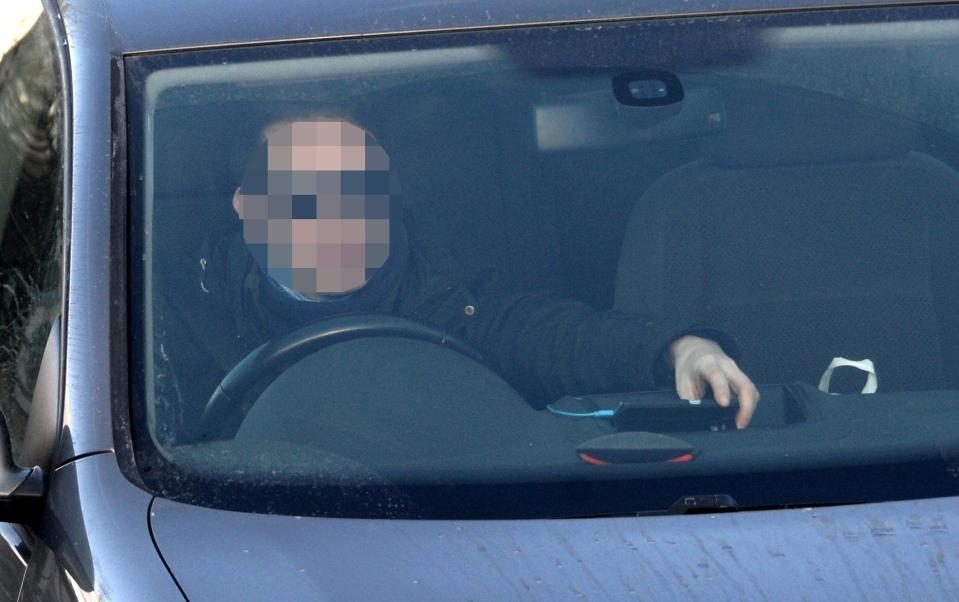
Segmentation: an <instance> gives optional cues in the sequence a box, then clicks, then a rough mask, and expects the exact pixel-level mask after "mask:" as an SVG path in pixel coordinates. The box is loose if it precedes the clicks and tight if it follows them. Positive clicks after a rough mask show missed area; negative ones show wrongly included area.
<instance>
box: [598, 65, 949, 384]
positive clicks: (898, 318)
mask: <svg viewBox="0 0 959 602" xmlns="http://www.w3.org/2000/svg"><path fill="white" fill-rule="evenodd" d="M721 87H722V90H723V95H724V97H725V109H724V113H723V114H722V115H719V116H718V117H719V118H720V119H724V120H725V121H726V128H725V129H724V130H723V131H722V133H720V134H718V135H714V136H709V137H706V138H704V139H703V142H702V154H703V156H702V157H701V158H700V159H698V160H696V161H694V162H692V163H689V164H686V165H684V166H682V167H679V168H678V169H674V170H673V171H671V172H669V173H667V174H666V175H665V176H663V177H662V178H660V179H659V180H658V181H657V182H655V183H654V184H653V185H652V186H651V187H650V188H649V189H648V190H647V191H646V192H645V194H643V196H642V198H641V199H640V200H639V202H638V203H637V204H636V206H635V208H634V210H633V212H632V215H631V217H630V218H629V222H628V225H627V227H626V233H625V238H624V240H623V246H622V253H621V256H620V261H619V266H618V272H617V283H616V292H615V307H616V308H617V309H619V310H622V311H627V312H638V313H642V314H647V315H650V316H655V317H660V318H674V319H683V320H692V321H696V322H700V323H704V324H707V325H709V326H712V327H716V328H719V329H722V330H724V331H725V332H727V333H728V334H730V335H731V336H732V337H733V338H734V339H736V341H737V342H738V344H739V346H740V348H741V351H742V352H743V356H744V357H743V363H744V366H745V367H746V369H747V371H748V372H749V373H750V375H751V376H752V377H753V378H754V379H755V380H756V381H757V382H767V383H773V382H791V381H797V380H798V381H805V382H811V383H816V382H817V381H818V379H819V376H820V374H822V372H823V370H824V369H825V368H826V366H827V365H828V363H829V361H830V360H831V359H832V358H833V357H834V356H845V357H849V358H853V359H861V358H870V359H872V360H874V362H875V364H876V369H877V372H878V377H879V389H880V391H882V390H910V389H930V388H941V387H944V386H947V385H950V386H952V385H955V384H956V382H957V380H959V379H957V377H956V376H955V372H954V371H953V370H952V367H951V364H950V363H949V362H948V361H947V358H952V357H956V353H957V351H959V320H957V317H956V311H955V309H954V308H953V307H952V301H953V300H954V299H956V298H957V294H959V270H957V268H959V242H957V241H959V236H957V234H959V219H957V217H959V216H957V204H959V175H957V174H956V172H955V171H953V170H952V169H951V168H950V167H948V166H947V165H945V164H944V163H942V162H940V161H938V160H936V159H934V158H932V157H931V156H929V155H928V154H925V153H923V152H920V151H919V150H917V149H918V148H922V146H921V145H922V142H923V136H922V131H921V128H920V126H919V125H918V124H916V123H914V122H907V121H905V120H902V119H899V118H897V117H895V116H893V115H891V114H889V113H885V112H883V111H879V110H876V109H872V108H868V107H866V106H862V105H857V104H854V103H852V102H849V101H844V100H840V99H838V98H836V97H829V96H826V95H820V94H814V93H811V92H803V91H800V90H787V89H783V88H779V89H771V88H766V89H762V88H760V87H759V86H757V85H755V84H746V83H744V82H736V83H729V82H727V83H726V84H724V85H722V86H721Z"/></svg>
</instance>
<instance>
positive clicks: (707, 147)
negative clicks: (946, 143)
mask: <svg viewBox="0 0 959 602" xmlns="http://www.w3.org/2000/svg"><path fill="white" fill-rule="evenodd" d="M724 93H725V94H726V107H725V108H726V111H725V115H726V127H725V128H724V130H723V131H722V132H721V133H718V134H716V135H714V136H708V137H705V138H703V142H702V149H703V152H704V154H705V156H706V158H707V159H708V160H709V161H711V162H712V163H714V164H716V165H720V166H724V167H760V166H768V165H795V164H810V163H837V162H843V161H875V160H880V159H888V158H892V157H897V156H901V155H904V154H905V153H907V152H908V151H910V150H913V149H914V148H916V147H917V145H918V143H919V141H920V133H919V131H918V127H917V126H916V125H913V124H911V123H909V122H906V121H905V120H903V119H901V118H898V117H896V116H894V115H892V114H890V113H887V112H883V111H880V110H878V109H874V108H871V107H868V106H865V105H862V104H859V103H856V102H851V101H847V100H844V99H839V98H836V97H830V96H826V95H822V94H816V93H812V92H808V91H805V90H798V89H793V90H790V91H789V92H781V91H777V92H772V91H767V90H762V89H761V91H758V92H757V90H756V89H755V88H752V87H750V88H748V89H747V88H746V87H745V86H740V85H737V86H736V87H735V88H728V89H724Z"/></svg>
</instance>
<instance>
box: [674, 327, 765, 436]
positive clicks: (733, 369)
mask: <svg viewBox="0 0 959 602" xmlns="http://www.w3.org/2000/svg"><path fill="white" fill-rule="evenodd" d="M679 343H685V347H684V348H683V349H682V350H680V349H679V348H678V345H679ZM673 347H674V348H672V353H673V356H672V359H673V364H674V366H675V370H676V372H675V374H676V393H677V394H678V395H679V396H680V397H681V398H682V399H702V398H703V395H704V394H705V392H706V387H707V385H708V386H709V388H710V389H711V390H712V392H713V398H714V399H715V400H716V403H717V404H718V405H720V406H722V407H724V408H725V407H729V404H730V403H731V402H732V399H733V395H734V394H735V396H736V398H737V399H738V400H739V411H738V412H736V427H737V428H741V429H742V428H746V427H747V426H748V425H749V422H750V421H751V420H752V417H753V414H754V413H755V412H756V406H757V404H758V403H759V391H758V390H757V389H756V385H754V384H753V382H752V381H751V380H750V379H749V377H748V376H746V375H745V374H744V373H743V371H742V370H740V369H739V366H737V365H736V362H735V361H733V360H732V358H730V357H729V356H727V355H726V354H725V353H723V351H722V350H721V349H720V348H719V347H718V346H717V345H716V344H715V343H713V342H711V341H703V340H698V339H696V338H695V337H684V338H682V339H679V341H678V342H677V343H674V345H673Z"/></svg>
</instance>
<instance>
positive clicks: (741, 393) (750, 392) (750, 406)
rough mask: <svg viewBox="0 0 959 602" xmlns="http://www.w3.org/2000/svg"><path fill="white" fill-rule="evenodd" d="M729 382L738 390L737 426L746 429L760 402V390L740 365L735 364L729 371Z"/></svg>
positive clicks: (734, 389)
mask: <svg viewBox="0 0 959 602" xmlns="http://www.w3.org/2000/svg"><path fill="white" fill-rule="evenodd" d="M728 377H729V383H730V386H732V389H733V391H735V392H736V398H737V399H738V400H739V411H738V412H737V413H736V428H740V429H744V428H746V427H747V426H749V421H750V420H752V418H753V413H755V412H756V406H757V405H758V403H759V390H758V389H756V385H754V384H753V381H751V380H749V377H748V376H746V375H745V374H743V372H742V370H740V369H739V367H738V366H736V365H735V364H733V366H732V367H731V368H730V369H729V371H728Z"/></svg>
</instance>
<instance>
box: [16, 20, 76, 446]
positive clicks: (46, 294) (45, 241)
mask: <svg viewBox="0 0 959 602" xmlns="http://www.w3.org/2000/svg"><path fill="white" fill-rule="evenodd" d="M38 6H39V4H38ZM34 18H35V19H36V22H35V24H34V25H33V26H32V27H29V29H28V30H26V33H25V35H23V37H22V39H20V40H19V41H17V42H16V43H13V44H12V45H11V47H10V48H8V49H6V52H4V54H3V55H2V58H0V411H2V412H3V416H4V418H5V419H6V422H7V425H8V428H9V429H10V433H11V438H12V443H13V447H14V453H15V454H16V453H18V449H19V446H20V443H21V442H22V440H23V434H24V428H25V426H26V418H27V415H28V414H29V413H30V407H31V401H32V397H33V390H34V386H35V385H36V380H37V374H38V371H39V368H40V359H41V356H42V354H43V349H44V345H45V343H46V341H47V336H48V334H49V332H50V327H51V325H52V323H53V321H54V320H55V319H56V318H57V316H59V314H60V309H61V276H62V271H61V265H62V264H61V258H62V252H61V243H62V224H61V215H62V209H61V207H62V198H63V189H62V186H63V173H62V155H61V153H62V147H61V132H62V127H63V112H62V111H63V109H62V104H63V94H62V90H61V87H60V80H59V73H58V70H57V58H56V48H55V46H54V41H53V35H52V31H51V29H50V26H49V23H48V22H47V20H46V18H45V17H44V16H40V17H36V13H34ZM25 29H26V28H25Z"/></svg>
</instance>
